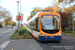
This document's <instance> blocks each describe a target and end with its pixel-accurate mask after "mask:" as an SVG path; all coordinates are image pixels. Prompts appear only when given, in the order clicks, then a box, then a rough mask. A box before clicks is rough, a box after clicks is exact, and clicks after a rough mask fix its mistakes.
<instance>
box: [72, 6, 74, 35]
mask: <svg viewBox="0 0 75 50" xmlns="http://www.w3.org/2000/svg"><path fill="white" fill-rule="evenodd" d="M73 18H74V6H73V17H72V20H73V21H72V22H73V34H74V19H73Z"/></svg>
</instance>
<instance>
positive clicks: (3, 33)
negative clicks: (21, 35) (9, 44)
mask: <svg viewBox="0 0 75 50" xmlns="http://www.w3.org/2000/svg"><path fill="white" fill-rule="evenodd" d="M15 30H16V28H1V29H0V45H1V44H2V43H3V42H5V41H7V40H9V39H8V38H9V37H10V36H11V35H12V34H13V33H14V31H15Z"/></svg>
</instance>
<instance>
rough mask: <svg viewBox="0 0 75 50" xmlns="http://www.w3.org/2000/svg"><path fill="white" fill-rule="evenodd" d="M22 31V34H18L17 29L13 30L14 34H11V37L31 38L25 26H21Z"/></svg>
mask: <svg viewBox="0 0 75 50" xmlns="http://www.w3.org/2000/svg"><path fill="white" fill-rule="evenodd" d="M20 29H21V28H20ZM22 31H23V32H24V34H23V35H19V34H18V30H16V31H15V32H14V34H13V35H12V36H11V38H14V39H25V38H26V39H27V38H28V39H29V38H32V36H31V35H30V34H29V31H28V30H27V29H26V28H25V27H22Z"/></svg>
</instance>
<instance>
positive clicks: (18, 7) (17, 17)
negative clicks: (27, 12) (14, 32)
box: [17, 1, 19, 29]
mask: <svg viewBox="0 0 75 50" xmlns="http://www.w3.org/2000/svg"><path fill="white" fill-rule="evenodd" d="M18 16H19V1H17V29H19V23H18V22H19V21H18Z"/></svg>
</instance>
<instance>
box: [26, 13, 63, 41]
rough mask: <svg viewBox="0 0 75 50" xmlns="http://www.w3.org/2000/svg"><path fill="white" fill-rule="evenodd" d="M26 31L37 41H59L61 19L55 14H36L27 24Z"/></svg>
mask: <svg viewBox="0 0 75 50" xmlns="http://www.w3.org/2000/svg"><path fill="white" fill-rule="evenodd" d="M27 24H28V27H27V29H28V31H29V32H30V33H31V34H32V35H33V36H34V37H35V38H36V39H37V40H39V41H61V39H62V34H61V33H62V31H61V17H60V14H59V13H55V12H38V13H37V14H36V15H35V16H34V17H32V18H31V19H30V20H29V21H28V22H27Z"/></svg>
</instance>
